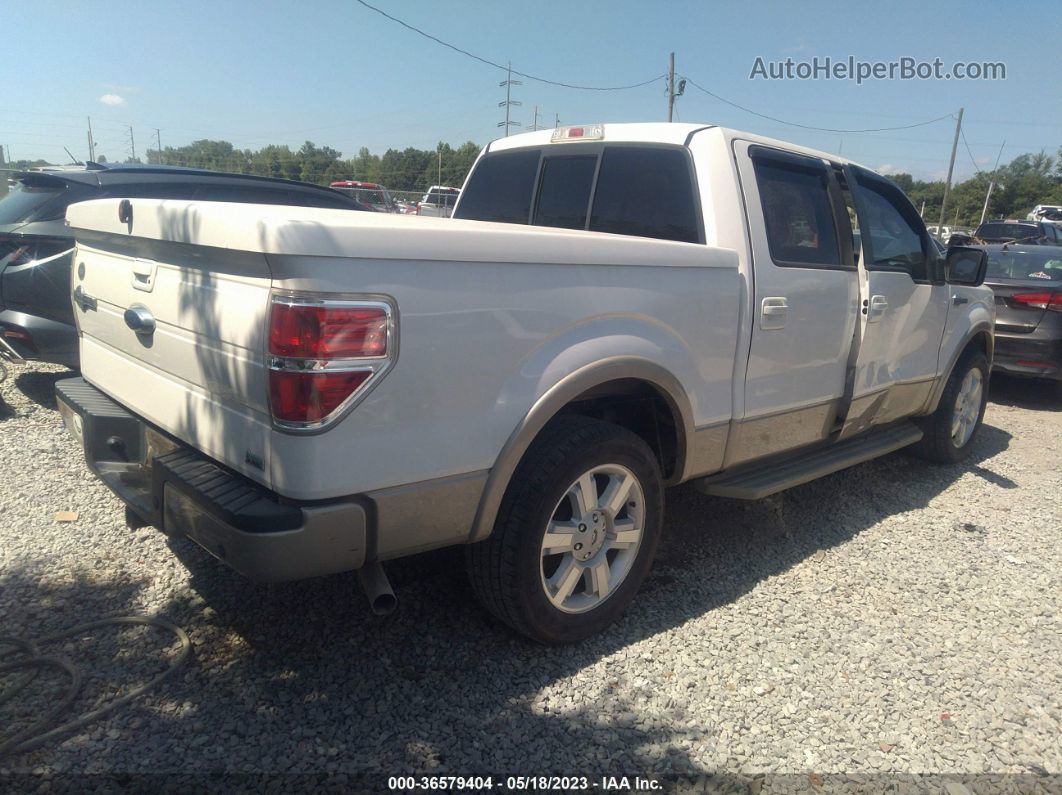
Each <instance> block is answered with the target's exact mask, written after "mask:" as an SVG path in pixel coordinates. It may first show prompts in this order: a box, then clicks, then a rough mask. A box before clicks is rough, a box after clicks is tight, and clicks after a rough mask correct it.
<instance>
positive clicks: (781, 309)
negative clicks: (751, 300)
mask: <svg viewBox="0 0 1062 795" xmlns="http://www.w3.org/2000/svg"><path fill="white" fill-rule="evenodd" d="M788 314H789V302H788V301H786V299H785V298H780V297H776V298H764V299H763V301H761V302H760V328H761V329H763V330H764V331H771V330H772V329H779V328H785V319H786V316H787V315H788Z"/></svg>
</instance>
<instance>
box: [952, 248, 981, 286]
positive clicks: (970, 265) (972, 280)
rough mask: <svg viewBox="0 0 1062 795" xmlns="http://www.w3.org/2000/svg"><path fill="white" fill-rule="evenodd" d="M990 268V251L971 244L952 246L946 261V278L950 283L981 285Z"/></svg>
mask: <svg viewBox="0 0 1062 795" xmlns="http://www.w3.org/2000/svg"><path fill="white" fill-rule="evenodd" d="M986 270H988V253H987V252H986V251H985V250H984V249H980V248H973V247H971V246H951V247H949V248H948V257H947V259H946V260H945V261H944V278H945V279H946V280H947V282H948V284H964V285H967V286H969V287H979V286H980V285H981V284H983V283H984V280H985V271H986Z"/></svg>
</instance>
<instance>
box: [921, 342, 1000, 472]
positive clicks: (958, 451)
mask: <svg viewBox="0 0 1062 795" xmlns="http://www.w3.org/2000/svg"><path fill="white" fill-rule="evenodd" d="M973 369H977V370H980V371H981V378H982V379H983V381H982V388H981V406H980V408H979V409H978V412H977V422H976V424H975V425H974V429H973V433H971V434H970V437H969V438H968V439H967V440H966V442H965V444H962V445H958V444H956V442H955V440H954V439H953V438H952V433H951V426H952V418H953V415H954V412H955V406H956V402H957V400H958V398H959V390H960V388H961V387H962V383H963V380H964V379H965V378H966V374H967V373H969V372H970V371H971V370H973ZM988 377H989V371H988V360H987V359H986V358H985V356H984V354H983V353H980V352H973V353H969V354H966V355H965V356H963V357H962V358H961V359H960V360H959V363H958V364H956V365H955V369H954V370H953V371H952V373H951V376H950V377H949V378H948V383H947V385H946V386H945V387H944V393H943V394H942V395H941V396H940V404H939V405H938V406H937V410H936V411H934V412H933V413H932V414H930V415H929V416H928V417H923V418H921V419H919V420H917V422H918V424H919V426H920V427H921V428H922V431H923V433H924V434H925V435H924V436H923V437H922V440H921V441H920V442H918V443H917V444H915V445H912V446H911V448H910V450H911V452H912V453H914V454H915V455H917V456H918V457H919V458H924V459H926V460H927V461H933V462H934V463H937V464H954V463H956V462H958V461H962V460H963V459H964V458H966V456H968V455H969V454H970V450H971V449H972V448H973V446H974V443H975V442H976V441H977V433H978V431H979V430H980V429H981V421H982V420H983V419H984V416H985V406H987V405H988Z"/></svg>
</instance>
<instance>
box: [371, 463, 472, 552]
mask: <svg viewBox="0 0 1062 795" xmlns="http://www.w3.org/2000/svg"><path fill="white" fill-rule="evenodd" d="M488 474H489V471H488V470H482V471H479V472H469V473H467V474H464V475H455V476H453V477H446V478H438V479H436V480H427V481H423V482H421V483H410V484H408V485H405V486H395V487H394V488H390V489H381V490H380V491H371V492H368V493H367V494H366V496H367V497H369V499H371V500H372V501H373V503H374V504H375V506H376V521H375V526H376V550H375V552H376V557H377V558H378V559H379V560H389V559H391V558H397V557H402V556H403V555H412V554H414V553H416V552H423V551H425V550H428V549H435V548H436V547H444V546H449V545H450V544H461V543H464V542H465V541H467V540H468V532H469V529H470V528H471V527H472V523H473V522H474V521H475V518H476V509H477V508H478V507H479V501H480V498H481V497H482V496H483V490H484V488H485V487H486V485H487V475H488Z"/></svg>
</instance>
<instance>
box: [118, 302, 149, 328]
mask: <svg viewBox="0 0 1062 795" xmlns="http://www.w3.org/2000/svg"><path fill="white" fill-rule="evenodd" d="M124 317H125V325H127V326H129V328H131V329H132V330H133V331H135V332H136V333H137V334H151V333H153V332H154V331H155V316H154V315H153V314H151V310H150V309H148V308H147V307H146V306H144V305H143V304H133V305H132V306H131V307H129V308H128V309H127V310H125V315H124Z"/></svg>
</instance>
